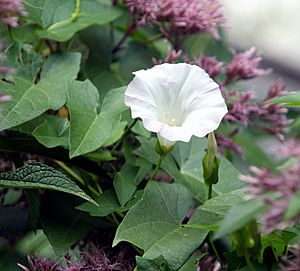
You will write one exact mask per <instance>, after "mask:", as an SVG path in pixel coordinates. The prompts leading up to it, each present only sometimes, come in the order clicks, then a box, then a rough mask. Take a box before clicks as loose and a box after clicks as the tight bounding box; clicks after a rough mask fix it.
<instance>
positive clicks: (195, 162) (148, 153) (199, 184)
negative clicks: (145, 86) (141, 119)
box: [134, 136, 244, 202]
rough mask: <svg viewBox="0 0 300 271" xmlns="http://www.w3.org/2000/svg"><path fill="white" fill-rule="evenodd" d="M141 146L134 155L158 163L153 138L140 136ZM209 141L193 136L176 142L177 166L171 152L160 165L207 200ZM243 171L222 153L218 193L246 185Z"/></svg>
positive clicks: (194, 194)
mask: <svg viewBox="0 0 300 271" xmlns="http://www.w3.org/2000/svg"><path fill="white" fill-rule="evenodd" d="M137 139H138V140H139V142H140V143H141V146H140V147H139V148H138V149H137V150H135V151H134V153H135V154H137V155H139V156H140V157H143V158H144V159H147V160H148V161H150V162H151V163H153V164H156V163H157V161H158V159H159V156H158V154H157V153H156V152H155V149H154V148H155V144H156V140H155V139H154V138H150V139H147V138H144V137H140V136H139V137H137ZM206 146H207V145H206V140H205V139H201V138H196V137H193V138H192V139H191V141H190V142H189V143H183V142H177V143H176V145H175V147H174V150H173V151H172V153H171V154H173V156H174V158H175V161H176V163H177V164H178V167H179V169H178V167H177V165H176V164H175V162H174V160H173V159H172V158H171V156H170V155H168V156H166V157H165V158H164V160H163V162H162V166H161V168H162V169H164V170H165V171H166V172H167V173H168V174H169V175H170V176H171V177H172V178H174V179H175V180H176V181H177V182H178V183H181V184H183V185H184V186H186V187H187V188H188V190H189V191H190V192H191V193H192V194H193V196H194V197H195V198H196V199H198V200H199V201H200V202H204V201H205V200H206V199H207V186H206V185H205V184H204V181H203V174H202V172H203V169H202V158H203V156H204V154H205V148H206ZM239 176H240V172H239V171H238V170H237V169H236V168H235V167H234V166H233V165H232V164H231V163H230V162H229V161H228V160H227V159H226V158H225V157H222V156H220V176H219V180H220V181H219V182H218V183H217V184H216V185H214V186H213V190H214V192H215V193H216V194H222V193H228V192H230V191H233V190H237V189H239V188H241V187H242V186H244V184H243V183H242V182H241V181H240V180H239Z"/></svg>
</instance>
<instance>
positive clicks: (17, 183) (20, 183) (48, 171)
mask: <svg viewBox="0 0 300 271" xmlns="http://www.w3.org/2000/svg"><path fill="white" fill-rule="evenodd" d="M0 186H1V187H8V188H42V189H51V190H57V191H61V192H65V193H69V194H72V195H75V196H78V197H81V198H83V199H85V200H87V201H89V202H91V203H94V204H97V203H96V202H95V201H94V200H93V199H92V198H90V197H89V196H88V195H87V194H86V193H85V192H84V191H83V190H81V189H80V188H79V187H78V186H77V185H76V184H75V183H74V182H73V181H71V180H70V179H69V178H68V177H67V176H65V175H64V174H62V173H61V172H59V171H57V170H55V169H53V168H51V167H49V166H46V165H43V164H41V163H37V162H34V161H30V162H28V163H26V164H25V165H24V166H23V167H21V168H18V169H17V170H16V171H14V172H4V173H0Z"/></svg>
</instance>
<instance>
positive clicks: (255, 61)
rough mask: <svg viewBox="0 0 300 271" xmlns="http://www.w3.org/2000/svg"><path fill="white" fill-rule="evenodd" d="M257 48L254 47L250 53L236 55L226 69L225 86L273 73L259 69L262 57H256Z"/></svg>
mask: <svg viewBox="0 0 300 271" xmlns="http://www.w3.org/2000/svg"><path fill="white" fill-rule="evenodd" d="M254 53H255V48H254V47H252V48H250V49H249V50H248V51H245V52H243V53H238V54H235V55H234V56H233V58H232V61H231V63H230V64H229V65H228V66H227V67H226V76H227V78H226V80H225V84H228V83H229V82H232V81H233V80H239V79H251V78H254V77H257V76H261V75H266V74H269V73H270V72H271V70H270V69H268V70H264V69H260V68H258V65H259V63H260V62H261V60H262V58H261V57H254V56H253V55H254Z"/></svg>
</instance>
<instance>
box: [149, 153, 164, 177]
mask: <svg viewBox="0 0 300 271" xmlns="http://www.w3.org/2000/svg"><path fill="white" fill-rule="evenodd" d="M164 157H165V156H164V155H161V156H159V160H158V162H157V165H156V168H155V170H154V172H153V174H152V176H151V178H150V180H153V179H154V178H155V176H156V173H157V172H158V170H159V168H160V166H161V163H162V161H163V159H164Z"/></svg>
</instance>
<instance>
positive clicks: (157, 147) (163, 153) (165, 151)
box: [155, 140, 174, 157]
mask: <svg viewBox="0 0 300 271" xmlns="http://www.w3.org/2000/svg"><path fill="white" fill-rule="evenodd" d="M173 148H174V145H173V146H171V147H168V148H167V147H164V146H162V145H161V144H160V143H159V141H158V140H157V142H156V145H155V151H156V152H157V153H158V154H159V155H160V156H161V157H164V156H166V155H167V154H168V153H169V152H171V151H172V150H173Z"/></svg>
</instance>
